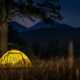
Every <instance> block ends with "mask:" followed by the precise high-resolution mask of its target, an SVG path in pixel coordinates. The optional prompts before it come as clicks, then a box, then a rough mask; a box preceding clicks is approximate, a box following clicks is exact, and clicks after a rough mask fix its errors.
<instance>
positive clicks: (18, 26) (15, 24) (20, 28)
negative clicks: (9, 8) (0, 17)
mask: <svg viewBox="0 0 80 80" xmlns="http://www.w3.org/2000/svg"><path fill="white" fill-rule="evenodd" d="M8 24H9V26H11V27H12V28H13V29H14V30H16V31H18V32H19V33H21V32H26V31H28V28H26V27H25V26H23V25H21V24H20V23H18V22H16V21H10V22H9V23H8Z"/></svg>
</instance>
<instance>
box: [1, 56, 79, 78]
mask: <svg viewBox="0 0 80 80" xmlns="http://www.w3.org/2000/svg"><path fill="white" fill-rule="evenodd" d="M31 62H32V64H33V66H32V67H31V68H5V69H4V68H2V66H0V80H80V63H79V59H77V60H76V59H74V58H73V57H72V56H69V57H68V58H66V59H64V57H56V58H54V59H53V58H50V59H47V60H41V59H39V58H37V57H32V58H31Z"/></svg>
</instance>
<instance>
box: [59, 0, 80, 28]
mask: <svg viewBox="0 0 80 80" xmlns="http://www.w3.org/2000/svg"><path fill="white" fill-rule="evenodd" d="M60 4H61V6H62V10H61V14H62V15H63V17H64V18H63V21H62V22H63V23H66V24H69V25H71V26H73V27H80V0H60Z"/></svg>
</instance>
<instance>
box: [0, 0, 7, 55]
mask: <svg viewBox="0 0 80 80" xmlns="http://www.w3.org/2000/svg"><path fill="white" fill-rule="evenodd" d="M7 34H8V26H7V12H6V7H5V0H3V5H2V9H1V23H0V56H2V55H3V54H4V53H5V52H6V51H7V44H8V39H7V37H8V35H7Z"/></svg>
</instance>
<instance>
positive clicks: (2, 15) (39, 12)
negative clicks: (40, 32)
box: [0, 0, 62, 54]
mask: <svg viewBox="0 0 80 80" xmlns="http://www.w3.org/2000/svg"><path fill="white" fill-rule="evenodd" d="M19 1H20V4H19V3H17V2H15V0H0V33H1V42H0V51H1V54H3V53H4V52H5V51H7V43H8V42H7V40H8V24H7V23H8V20H9V19H10V17H11V16H14V15H16V13H19V14H22V15H26V16H29V17H31V16H36V17H38V18H40V19H42V20H45V21H46V22H52V21H54V20H60V19H62V17H61V15H60V9H61V7H60V5H59V0H43V1H42V2H35V1H36V0H35V1H34V0H25V2H21V1H22V0H19Z"/></svg>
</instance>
